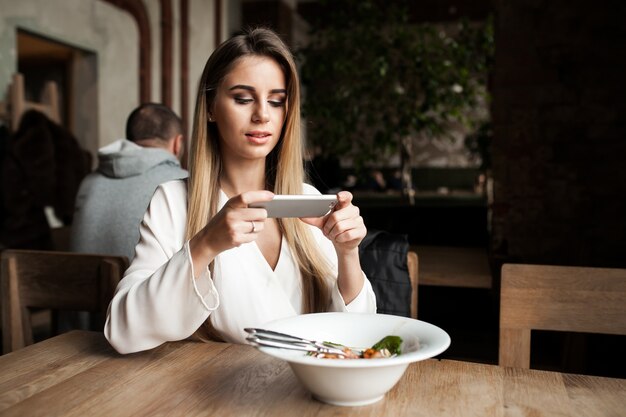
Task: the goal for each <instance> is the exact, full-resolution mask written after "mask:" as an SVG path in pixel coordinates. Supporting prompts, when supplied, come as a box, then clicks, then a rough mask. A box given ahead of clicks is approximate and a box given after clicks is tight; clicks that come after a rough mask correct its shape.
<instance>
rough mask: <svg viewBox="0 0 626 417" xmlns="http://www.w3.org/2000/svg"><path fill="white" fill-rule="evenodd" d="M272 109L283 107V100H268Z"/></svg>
mask: <svg viewBox="0 0 626 417" xmlns="http://www.w3.org/2000/svg"><path fill="white" fill-rule="evenodd" d="M268 103H270V106H272V107H285V100H268Z"/></svg>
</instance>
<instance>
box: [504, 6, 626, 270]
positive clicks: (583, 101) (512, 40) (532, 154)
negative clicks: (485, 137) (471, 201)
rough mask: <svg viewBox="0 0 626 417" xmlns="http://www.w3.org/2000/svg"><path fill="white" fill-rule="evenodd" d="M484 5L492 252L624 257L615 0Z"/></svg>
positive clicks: (624, 124) (624, 91)
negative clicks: (490, 58)
mask: <svg viewBox="0 0 626 417" xmlns="http://www.w3.org/2000/svg"><path fill="white" fill-rule="evenodd" d="M495 7H496V35H495V36H496V57H495V70H494V74H493V86H492V89H493V102H492V106H493V108H492V114H493V120H494V143H493V178H494V204H493V217H492V219H493V220H492V231H493V234H492V249H493V253H494V254H495V255H496V256H497V257H498V259H500V260H514V261H522V262H529V263H550V264H568V265H589V266H606V267H611V266H612V267H626V169H624V160H625V158H626V82H625V80H624V77H625V76H626V54H625V53H624V52H623V51H625V50H626V25H624V21H623V19H624V16H626V6H625V5H624V3H623V2H621V1H617V0H615V1H609V0H599V1H595V2H588V1H582V0H574V1H571V0H513V1H511V0H497V1H496V2H495Z"/></svg>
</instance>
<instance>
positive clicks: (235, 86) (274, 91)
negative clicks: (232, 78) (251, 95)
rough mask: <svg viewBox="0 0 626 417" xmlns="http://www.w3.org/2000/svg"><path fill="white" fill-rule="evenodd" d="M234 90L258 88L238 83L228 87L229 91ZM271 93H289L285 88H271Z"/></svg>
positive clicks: (254, 89)
mask: <svg viewBox="0 0 626 417" xmlns="http://www.w3.org/2000/svg"><path fill="white" fill-rule="evenodd" d="M232 90H248V91H253V92H255V91H256V88H254V87H252V86H250V85H243V84H237V85H234V86H232V87H230V88H229V89H228V91H232ZM270 93H272V94H278V93H284V94H287V90H286V89H284V88H275V89H273V90H270Z"/></svg>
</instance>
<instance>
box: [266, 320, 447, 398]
mask: <svg viewBox="0 0 626 417" xmlns="http://www.w3.org/2000/svg"><path fill="white" fill-rule="evenodd" d="M262 328H264V329H268V330H274V331H278V332H282V333H287V334H291V335H294V336H299V337H303V338H307V339H311V340H319V341H327V342H334V343H340V344H343V345H345V346H351V347H358V348H365V347H370V346H372V345H373V344H374V343H376V342H378V341H379V340H380V339H382V338H383V337H385V336H389V335H396V336H400V337H402V339H403V340H405V341H408V340H411V339H414V338H415V337H417V338H418V339H419V342H420V346H419V349H417V350H415V351H410V352H403V353H402V354H401V355H398V356H396V357H392V358H383V359H320V358H315V357H311V356H307V355H306V353H303V352H299V351H293V350H286V349H277V348H268V347H260V348H259V350H261V351H262V352H264V353H266V354H268V355H271V356H273V357H275V358H279V359H282V360H285V361H287V362H288V363H289V365H290V366H291V369H292V371H293V373H294V374H295V375H296V377H297V378H298V380H300V382H301V383H302V384H303V385H304V386H305V387H306V388H307V389H308V390H309V391H311V393H313V396H314V397H315V398H316V399H318V400H320V401H323V402H325V403H329V404H333V405H343V406H359V405H366V404H371V403H374V402H376V401H379V400H381V399H382V398H383V397H384V396H385V393H386V392H387V391H389V390H390V389H391V388H393V386H394V385H395V384H396V383H397V382H398V380H400V378H401V377H402V375H403V374H404V371H405V370H406V368H407V367H408V366H409V364H410V363H412V362H417V361H421V360H424V359H428V358H431V357H433V356H436V355H438V354H440V353H441V352H443V351H445V350H446V349H447V348H448V346H450V336H448V334H447V333H446V332H445V331H443V330H442V329H440V328H439V327H437V326H433V325H432V324H429V323H426V322H423V321H419V320H413V319H410V318H406V317H400V316H391V315H386V314H363V313H316V314H303V315H300V316H294V317H289V318H286V319H280V320H276V321H272V322H270V323H266V324H264V325H263V326H262Z"/></svg>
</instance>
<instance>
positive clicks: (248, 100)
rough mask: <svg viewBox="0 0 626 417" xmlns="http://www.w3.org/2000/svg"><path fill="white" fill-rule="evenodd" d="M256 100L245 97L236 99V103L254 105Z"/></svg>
mask: <svg viewBox="0 0 626 417" xmlns="http://www.w3.org/2000/svg"><path fill="white" fill-rule="evenodd" d="M253 101H254V100H252V99H251V98H244V97H235V103H237V104H248V103H252V102H253Z"/></svg>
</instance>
